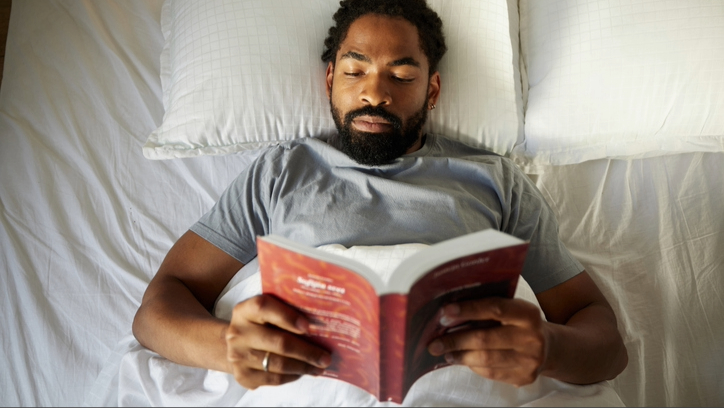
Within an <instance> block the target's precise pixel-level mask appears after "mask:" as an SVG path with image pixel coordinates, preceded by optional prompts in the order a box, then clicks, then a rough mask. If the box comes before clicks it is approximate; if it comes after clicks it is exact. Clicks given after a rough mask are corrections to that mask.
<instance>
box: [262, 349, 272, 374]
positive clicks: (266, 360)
mask: <svg viewBox="0 0 724 408" xmlns="http://www.w3.org/2000/svg"><path fill="white" fill-rule="evenodd" d="M269 354H271V351H267V352H266V355H265V356H264V360H262V361H261V366H262V367H264V372H266V373H268V372H269Z"/></svg>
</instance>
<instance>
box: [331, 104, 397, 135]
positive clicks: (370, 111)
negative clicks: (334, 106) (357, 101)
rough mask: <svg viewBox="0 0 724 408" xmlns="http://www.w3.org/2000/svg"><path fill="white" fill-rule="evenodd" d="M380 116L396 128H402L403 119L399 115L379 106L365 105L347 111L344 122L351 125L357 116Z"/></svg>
mask: <svg viewBox="0 0 724 408" xmlns="http://www.w3.org/2000/svg"><path fill="white" fill-rule="evenodd" d="M365 115H367V116H379V117H381V118H382V119H384V120H386V121H387V122H389V123H390V124H391V125H392V127H393V128H394V129H401V128H402V119H400V118H398V117H397V116H395V115H393V114H391V113H390V112H387V111H386V110H384V109H383V108H381V107H379V106H369V105H368V106H365V107H363V108H360V109H357V110H353V111H350V112H347V114H346V115H345V116H344V123H345V125H350V124H351V123H352V121H353V120H355V118H358V117H360V116H365Z"/></svg>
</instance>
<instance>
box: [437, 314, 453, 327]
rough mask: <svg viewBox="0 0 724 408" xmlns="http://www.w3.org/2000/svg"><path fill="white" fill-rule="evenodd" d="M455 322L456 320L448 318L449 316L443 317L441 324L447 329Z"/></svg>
mask: <svg viewBox="0 0 724 408" xmlns="http://www.w3.org/2000/svg"><path fill="white" fill-rule="evenodd" d="M454 322H455V320H454V319H451V318H449V317H447V315H442V317H441V318H440V324H441V325H443V326H445V327H447V326H452V324H453V323H454Z"/></svg>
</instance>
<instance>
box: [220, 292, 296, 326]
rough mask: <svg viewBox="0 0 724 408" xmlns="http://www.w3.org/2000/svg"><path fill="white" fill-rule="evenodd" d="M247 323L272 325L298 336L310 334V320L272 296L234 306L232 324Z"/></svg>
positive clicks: (264, 296) (252, 299) (262, 296)
mask: <svg viewBox="0 0 724 408" xmlns="http://www.w3.org/2000/svg"><path fill="white" fill-rule="evenodd" d="M245 321H249V322H253V323H256V324H261V325H265V324H270V325H273V326H277V327H279V328H281V329H284V330H287V331H290V332H292V333H297V334H306V333H308V332H309V319H307V317H306V316H305V315H304V314H303V313H301V312H299V311H298V310H296V309H294V308H292V307H291V306H289V305H287V304H286V303H284V302H282V301H280V300H279V299H277V298H275V297H274V296H271V295H259V296H255V297H253V298H250V299H247V300H245V301H244V302H241V303H239V304H237V305H236V306H234V311H233V314H232V316H231V324H232V325H234V324H243V323H245Z"/></svg>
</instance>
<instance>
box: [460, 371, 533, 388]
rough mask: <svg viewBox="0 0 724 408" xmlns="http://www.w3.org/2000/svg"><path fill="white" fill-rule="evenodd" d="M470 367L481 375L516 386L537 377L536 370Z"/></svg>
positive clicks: (527, 382) (530, 381) (528, 382)
mask: <svg viewBox="0 0 724 408" xmlns="http://www.w3.org/2000/svg"><path fill="white" fill-rule="evenodd" d="M470 369H471V370H473V372H475V373H476V374H478V375H480V376H481V377H485V378H489V379H491V380H495V381H500V382H504V383H507V384H511V385H514V386H516V387H521V386H524V385H528V384H531V383H533V382H535V380H536V379H537V378H538V374H537V373H536V372H532V371H526V370H522V369H520V368H490V367H470Z"/></svg>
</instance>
